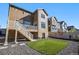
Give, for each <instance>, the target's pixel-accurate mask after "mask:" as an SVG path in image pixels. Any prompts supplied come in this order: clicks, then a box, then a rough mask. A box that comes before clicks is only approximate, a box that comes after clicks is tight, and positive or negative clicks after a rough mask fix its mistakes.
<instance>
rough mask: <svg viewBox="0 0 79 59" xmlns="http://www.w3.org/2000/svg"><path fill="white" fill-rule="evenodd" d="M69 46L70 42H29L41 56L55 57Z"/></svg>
mask: <svg viewBox="0 0 79 59" xmlns="http://www.w3.org/2000/svg"><path fill="white" fill-rule="evenodd" d="M67 45H68V41H65V40H60V39H59V40H58V39H43V40H42V39H41V40H37V41H34V42H28V46H29V47H31V48H33V49H35V50H37V51H38V52H40V53H41V54H47V55H55V54H57V53H58V52H59V51H61V50H62V49H64V48H65V47H66V46H67Z"/></svg>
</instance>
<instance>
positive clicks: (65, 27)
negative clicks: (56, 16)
mask: <svg viewBox="0 0 79 59" xmlns="http://www.w3.org/2000/svg"><path fill="white" fill-rule="evenodd" d="M60 29H61V30H62V32H68V30H67V24H66V22H65V21H61V22H60Z"/></svg>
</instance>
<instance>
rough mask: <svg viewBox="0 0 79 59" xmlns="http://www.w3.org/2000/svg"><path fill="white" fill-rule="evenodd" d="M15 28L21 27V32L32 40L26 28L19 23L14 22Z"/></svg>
mask: <svg viewBox="0 0 79 59" xmlns="http://www.w3.org/2000/svg"><path fill="white" fill-rule="evenodd" d="M15 26H16V28H18V27H21V28H22V30H24V33H25V34H27V35H28V36H30V37H31V38H33V35H32V34H31V33H30V32H29V31H27V30H26V28H25V27H24V26H23V25H22V24H21V23H20V22H18V21H15ZM17 26H18V27H17Z"/></svg>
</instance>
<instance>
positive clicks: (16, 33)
mask: <svg viewBox="0 0 79 59" xmlns="http://www.w3.org/2000/svg"><path fill="white" fill-rule="evenodd" d="M15 43H16V44H17V43H18V42H17V27H16V29H15Z"/></svg>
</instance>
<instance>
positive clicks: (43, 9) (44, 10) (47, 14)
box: [35, 8, 48, 16]
mask: <svg viewBox="0 0 79 59" xmlns="http://www.w3.org/2000/svg"><path fill="white" fill-rule="evenodd" d="M40 9H41V8H40ZM37 10H39V9H36V10H35V12H37ZM41 10H43V11H44V13H45V14H46V15H47V16H48V14H47V12H46V11H45V10H44V9H41Z"/></svg>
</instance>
